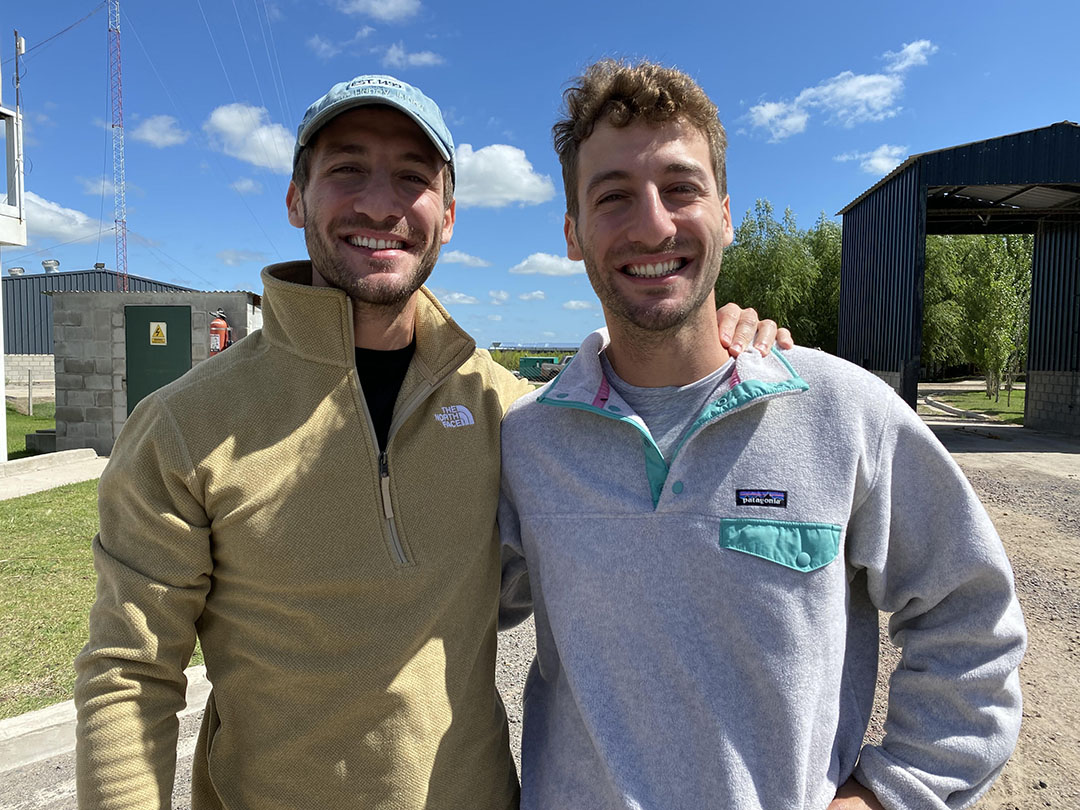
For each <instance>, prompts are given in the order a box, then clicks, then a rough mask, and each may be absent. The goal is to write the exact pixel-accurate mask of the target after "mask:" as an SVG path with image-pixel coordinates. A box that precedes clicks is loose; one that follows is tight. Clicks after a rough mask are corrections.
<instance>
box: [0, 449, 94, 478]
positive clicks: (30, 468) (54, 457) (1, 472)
mask: <svg viewBox="0 0 1080 810" xmlns="http://www.w3.org/2000/svg"><path fill="white" fill-rule="evenodd" d="M97 457H98V454H97V451H96V450H94V449H93V448H91V447H83V448H81V449H79V450H59V451H57V452H55V453H42V454H40V455H37V456H27V457H26V458H17V459H15V460H14V461H5V462H3V463H2V464H0V478H7V477H8V476H11V475H25V474H26V473H32V472H38V471H39V470H51V469H52V468H53V467H63V466H64V465H66V464H74V463H76V462H79V461H93V460H94V459H95V458H97Z"/></svg>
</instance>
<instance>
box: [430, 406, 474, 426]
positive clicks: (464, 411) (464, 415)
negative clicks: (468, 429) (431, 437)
mask: <svg viewBox="0 0 1080 810" xmlns="http://www.w3.org/2000/svg"><path fill="white" fill-rule="evenodd" d="M435 419H437V420H438V421H439V423H440V424H441V425H442V426H443V427H444V428H456V427H465V425H475V424H476V420H475V419H473V415H472V412H471V411H470V410H469V409H468V408H466V407H465V406H464V405H447V406H446V407H445V408H443V409H442V412H441V413H437V414H435Z"/></svg>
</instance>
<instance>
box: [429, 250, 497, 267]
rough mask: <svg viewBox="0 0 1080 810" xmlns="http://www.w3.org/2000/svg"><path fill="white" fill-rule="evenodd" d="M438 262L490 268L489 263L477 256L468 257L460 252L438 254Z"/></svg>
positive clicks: (450, 251)
mask: <svg viewBox="0 0 1080 810" xmlns="http://www.w3.org/2000/svg"><path fill="white" fill-rule="evenodd" d="M439 261H443V262H446V263H447V264H463V265H465V266H466V267H491V262H489V261H486V260H484V259H481V258H480V257H479V256H470V255H469V254H468V253H465V252H464V251H461V250H448V251H446V253H440V254H439Z"/></svg>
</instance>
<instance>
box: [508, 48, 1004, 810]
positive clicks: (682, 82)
mask: <svg viewBox="0 0 1080 810" xmlns="http://www.w3.org/2000/svg"><path fill="white" fill-rule="evenodd" d="M565 98H566V115H565V117H564V118H563V119H562V120H560V121H559V122H558V123H557V124H556V125H555V128H554V134H555V145H556V150H557V151H558V153H559V158H560V160H561V162H562V169H563V181H564V184H565V189H566V201H567V213H566V220H565V234H566V244H567V255H568V256H569V257H570V258H571V259H583V260H584V262H585V267H586V271H587V272H588V276H589V280H590V281H591V283H592V285H593V288H594V290H595V291H596V294H597V296H598V297H599V299H600V302H601V304H602V306H603V310H604V316H605V319H606V323H607V328H606V329H601V330H599V331H597V332H595V333H594V334H592V335H590V336H589V337H588V338H586V340H585V342H584V343H583V344H582V346H581V350H580V351H579V353H578V354H577V356H576V357H575V358H574V360H573V362H572V363H571V364H570V365H569V367H568V368H566V369H565V370H564V371H563V373H562V374H561V375H560V376H559V377H558V378H557V379H556V380H554V381H553V382H551V383H550V384H548V385H547V386H545V387H544V388H542V389H540V390H538V391H536V392H533V393H531V394H528V395H526V396H525V397H524V398H522V399H520V400H518V401H517V402H516V403H515V404H514V405H512V406H511V408H510V410H509V412H508V414H507V416H506V417H505V418H504V421H503V426H502V456H503V463H502V499H501V504H500V508H499V524H500V529H501V532H502V541H503V558H504V565H503V605H502V614H501V620H502V621H503V623H505V624H512V623H513V622H514V621H516V620H518V619H520V618H521V617H522V616H523V615H524V614H525V613H526V612H527V611H529V610H530V609H535V614H536V633H537V658H536V660H535V661H534V663H533V666H532V669H531V671H530V673H529V678H528V682H527V684H526V688H525V716H524V735H523V744H522V767H523V770H522V808H524V810H535V809H536V808H554V807H558V808H589V810H608V809H610V810H623V809H624V808H625V809H626V810H630V808H643V809H644V808H648V809H649V810H656V809H657V808H672V810H675V808H705V807H723V808H725V810H762V808H766V809H768V810H775V809H776V808H784V810H825V808H826V807H828V808H830V810H848V809H849V808H850V809H851V810H856V809H857V808H861V809H862V810H866V809H867V808H870V809H872V810H881V809H882V808H886V810H909V809H913V808H933V809H934V810H945V808H954V810H955V809H956V808H962V807H968V806H970V805H971V804H973V803H974V802H975V801H976V800H977V799H978V797H979V796H980V795H981V794H982V793H983V792H984V791H985V790H986V789H987V788H988V787H989V785H990V784H991V782H992V781H993V779H994V778H995V776H996V775H997V773H998V772H999V771H1000V769H1001V767H1002V766H1003V764H1004V762H1005V761H1006V759H1007V758H1008V756H1009V754H1010V753H1011V752H1012V749H1013V746H1014V745H1015V742H1016V736H1017V733H1018V730H1019V727H1020V689H1019V680H1018V676H1017V667H1018V665H1019V663H1020V659H1021V656H1022V654H1023V650H1024V644H1025V630H1024V625H1023V619H1022V616H1021V613H1020V608H1019V605H1018V603H1017V601H1016V597H1015V594H1014V590H1013V582H1012V572H1011V569H1010V567H1009V562H1008V560H1007V559H1006V556H1005V553H1004V550H1003V548H1002V545H1001V542H1000V540H999V539H998V537H997V535H996V533H995V531H994V528H993V526H992V525H991V523H990V520H989V518H988V517H987V515H986V512H985V511H984V510H983V508H982V506H981V505H980V504H979V502H978V500H977V499H976V497H975V495H974V494H973V492H972V490H971V488H970V487H969V486H968V485H967V483H966V481H965V480H964V477H963V474H962V473H961V472H960V470H959V468H958V467H957V466H956V465H955V464H954V463H953V462H952V460H951V459H950V457H949V455H948V453H947V452H946V451H945V449H944V448H943V447H942V446H941V445H940V444H939V443H938V442H937V441H936V439H935V438H934V437H933V435H932V434H931V433H930V431H929V430H928V429H927V428H926V427H925V426H924V425H923V424H922V422H921V420H920V419H919V418H918V417H917V416H916V415H915V413H914V412H913V411H912V410H911V409H910V408H908V407H906V406H905V405H904V403H903V402H902V401H901V400H900V398H899V397H897V396H896V395H895V394H894V393H893V392H892V391H891V390H890V389H889V388H888V387H887V386H886V385H885V384H884V383H883V382H882V381H880V380H878V379H877V378H876V377H874V376H872V375H871V374H869V373H867V372H865V371H863V370H861V369H859V368H857V367H855V366H853V365H851V364H849V363H846V362H844V361H842V360H838V359H837V358H835V357H832V356H830V355H827V354H824V353H822V352H816V351H811V350H806V349H799V348H795V349H792V350H790V351H787V352H774V353H772V354H771V355H768V356H762V355H760V354H758V353H756V352H746V353H743V354H741V355H740V356H738V357H737V358H732V357H731V356H730V355H729V353H728V352H727V351H726V350H725V349H724V348H723V346H722V345H721V344H720V342H719V341H718V340H717V339H716V329H715V323H714V320H713V318H712V314H711V313H712V311H713V309H714V304H713V298H714V292H713V289H714V284H715V282H716V279H717V276H718V274H719V272H720V271H721V261H722V258H723V252H724V248H725V247H726V246H727V245H729V244H730V243H731V241H732V232H733V229H732V223H731V210H730V202H729V199H728V196H727V190H726V174H725V168H724V150H725V136H724V130H723V127H722V126H721V124H720V122H719V120H718V119H717V110H716V106H715V105H714V104H713V103H712V102H711V101H710V100H709V98H708V96H707V95H706V94H705V93H704V91H703V90H702V89H701V88H700V87H699V86H698V85H697V84H696V83H695V82H694V81H693V80H692V79H691V78H690V77H688V76H687V75H685V74H684V73H681V72H679V71H677V70H672V69H669V68H665V67H662V66H659V65H656V64H651V63H647V62H646V63H641V64H638V65H635V66H628V65H624V64H620V63H617V62H612V61H604V62H600V63H598V64H595V65H592V66H591V67H590V68H589V69H588V70H587V71H586V72H585V74H584V76H582V77H581V78H580V80H579V82H578V83H577V84H576V85H575V86H573V87H571V88H570V90H568V91H567V93H566V97H565ZM881 612H887V613H891V614H892V617H891V619H890V621H889V630H890V633H891V635H892V638H893V640H894V641H895V642H896V643H897V644H898V645H899V646H901V647H902V649H903V658H902V661H901V663H900V666H899V668H898V669H897V670H896V672H895V673H893V675H892V678H891V681H890V693H889V706H888V716H887V719H886V723H885V731H886V733H885V737H884V740H883V741H882V742H881V744H880V745H870V744H867V745H864V744H863V742H864V739H863V738H864V734H865V732H866V729H867V726H868V723H869V720H870V715H871V710H872V708H873V702H874V690H875V682H876V676H877V667H878V620H879V615H880V613H881Z"/></svg>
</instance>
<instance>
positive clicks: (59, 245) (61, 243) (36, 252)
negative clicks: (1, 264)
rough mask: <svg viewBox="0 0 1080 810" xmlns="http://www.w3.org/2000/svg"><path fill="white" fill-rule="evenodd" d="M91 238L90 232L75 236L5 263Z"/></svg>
mask: <svg viewBox="0 0 1080 810" xmlns="http://www.w3.org/2000/svg"><path fill="white" fill-rule="evenodd" d="M112 230H113V229H112V228H106V229H105V231H106V233H108V232H109V231H112ZM93 236H95V234H94V232H93V231H91V232H89V233H87V234H84V235H83V236H76V237H75V238H74V239H69V240H68V241H66V242H58V243H57V244H55V245H49V246H48V247H43V248H42V249H41V250H32V251H30V252H29V253H23V254H20V255H19V256H16V257H15V258H14V259H8V260H7V261H9V262H18V261H22V260H23V259H29V258H30V257H32V256H40V255H41V254H42V253H49V252H50V251H53V250H56V248H58V247H64V245H74V244H75V243H76V242H85V241H87V240H88V239H90V238H92V237H93Z"/></svg>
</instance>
